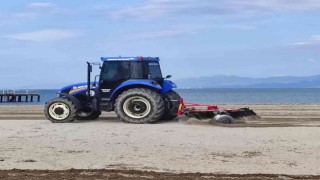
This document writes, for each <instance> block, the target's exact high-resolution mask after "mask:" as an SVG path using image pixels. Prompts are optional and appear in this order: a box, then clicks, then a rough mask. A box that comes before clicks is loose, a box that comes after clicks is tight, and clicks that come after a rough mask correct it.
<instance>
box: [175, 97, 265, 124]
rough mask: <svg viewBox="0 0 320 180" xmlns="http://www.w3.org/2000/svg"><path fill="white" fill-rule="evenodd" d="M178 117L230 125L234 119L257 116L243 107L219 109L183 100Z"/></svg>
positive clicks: (214, 106)
mask: <svg viewBox="0 0 320 180" xmlns="http://www.w3.org/2000/svg"><path fill="white" fill-rule="evenodd" d="M178 115H179V116H181V115H185V116H187V117H190V118H196V119H199V120H201V119H208V118H209V119H212V118H214V119H216V120H217V121H218V122H222V123H232V122H233V121H234V119H240V118H243V117H248V116H255V117H258V118H260V117H259V116H257V114H256V113H255V112H254V111H253V110H251V109H249V108H247V107H245V108H234V109H220V108H219V107H218V106H217V105H212V104H197V103H184V102H183V99H180V106H179V110H178Z"/></svg>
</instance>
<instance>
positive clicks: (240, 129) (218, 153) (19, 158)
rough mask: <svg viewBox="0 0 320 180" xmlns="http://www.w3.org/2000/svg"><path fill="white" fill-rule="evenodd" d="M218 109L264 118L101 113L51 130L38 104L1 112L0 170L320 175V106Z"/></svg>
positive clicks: (235, 105) (255, 106)
mask: <svg viewBox="0 0 320 180" xmlns="http://www.w3.org/2000/svg"><path fill="white" fill-rule="evenodd" d="M221 106H222V107H226V108H227V107H231V106H232V107H244V106H245V107H251V108H253V109H254V110H255V111H256V112H257V113H258V114H259V115H260V116H261V117H262V119H261V120H250V119H249V120H246V121H245V122H243V123H235V124H231V125H220V124H214V125H210V124H208V123H207V124H201V123H200V124H197V123H191V124H190V123H186V122H179V121H178V120H176V121H163V122H160V123H157V124H142V125H134V124H124V123H122V122H120V121H119V120H118V119H117V118H116V116H115V114H114V113H103V115H102V117H101V118H99V119H98V120H95V121H76V122H74V123H69V124H53V123H51V122H49V121H47V120H45V118H44V116H43V113H42V108H43V107H42V106H19V107H18V106H0V132H1V133H0V169H2V170H9V169H14V168H16V169H39V170H43V169H50V170H66V169H70V168H75V169H118V170H132V169H134V170H146V171H157V172H173V173H196V172H200V173H215V174H261V173H262V174H287V175H319V174H320V153H319V151H320V142H319V139H320V133H319V126H320V116H319V115H320V111H319V109H320V104H241V105H239V104H233V105H231V104H228V105H226V104H224V105H221Z"/></svg>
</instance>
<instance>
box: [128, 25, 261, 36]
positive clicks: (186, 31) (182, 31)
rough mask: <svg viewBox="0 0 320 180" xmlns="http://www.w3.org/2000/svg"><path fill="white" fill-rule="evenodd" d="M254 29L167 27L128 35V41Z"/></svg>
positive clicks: (218, 26)
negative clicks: (217, 30) (223, 30)
mask: <svg viewBox="0 0 320 180" xmlns="http://www.w3.org/2000/svg"><path fill="white" fill-rule="evenodd" d="M255 28H256V27H254V26H251V25H245V24H243V25H241V24H224V25H203V24H184V25H177V26H175V27H169V28H166V29H161V30H154V31H145V32H139V33H135V34H133V35H130V37H129V39H144V38H157V37H172V36H181V35H190V34H196V33H200V32H202V31H205V30H215V29H235V30H252V29H255Z"/></svg>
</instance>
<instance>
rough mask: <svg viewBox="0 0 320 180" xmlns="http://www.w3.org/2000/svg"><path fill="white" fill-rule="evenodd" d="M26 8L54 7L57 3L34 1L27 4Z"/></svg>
mask: <svg viewBox="0 0 320 180" xmlns="http://www.w3.org/2000/svg"><path fill="white" fill-rule="evenodd" d="M27 7H28V8H41V9H42V8H46V9H47V8H56V7H57V5H55V4H53V3H49V2H34V3H30V4H28V5H27Z"/></svg>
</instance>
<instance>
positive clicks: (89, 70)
mask: <svg viewBox="0 0 320 180" xmlns="http://www.w3.org/2000/svg"><path fill="white" fill-rule="evenodd" d="M87 64H88V72H87V73H88V74H87V78H88V79H87V96H88V99H90V84H91V83H90V80H91V72H92V65H91V64H90V63H89V62H87Z"/></svg>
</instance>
